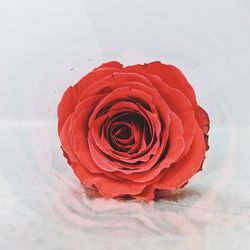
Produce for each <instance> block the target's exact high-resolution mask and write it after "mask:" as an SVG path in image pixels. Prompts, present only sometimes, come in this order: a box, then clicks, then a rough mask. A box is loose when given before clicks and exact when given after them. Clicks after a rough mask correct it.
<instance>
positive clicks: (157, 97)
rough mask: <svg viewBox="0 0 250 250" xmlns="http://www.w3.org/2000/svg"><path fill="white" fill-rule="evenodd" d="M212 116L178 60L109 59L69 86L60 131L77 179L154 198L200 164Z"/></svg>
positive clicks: (113, 193)
mask: <svg viewBox="0 0 250 250" xmlns="http://www.w3.org/2000/svg"><path fill="white" fill-rule="evenodd" d="M208 130H209V118H208V115H207V113H206V112H205V111H204V110H203V109H202V108H201V107H200V106H198V104H197V101H196V97H195V93H194V91H193V88H192V87H191V85H190V84H189V83H188V81H187V79H186V78H185V77H184V75H183V74H182V73H181V71H180V70H179V69H177V68H176V67H175V66H173V65H166V64H163V63H161V62H152V63H149V64H144V65H133V66H128V67H123V65H122V64H120V63H119V62H115V61H114V62H108V63H104V64H102V65H101V66H100V67H98V68H96V69H94V70H93V71H91V72H90V73H88V74H87V75H86V76H84V77H83V78H82V79H81V80H80V81H79V82H78V83H76V84H75V85H74V86H70V87H69V88H68V89H67V90H66V91H65V93H64V95H63V97H62V99H61V102H60V103H59V106H58V132H59V137H60V141H61V145H62V150H63V152H64V156H65V157H66V158H67V160H68V163H69V165H70V166H71V167H72V169H73V171H74V173H75V174H76V176H77V177H78V179H79V180H80V182H81V183H82V184H83V185H84V187H87V188H93V189H95V190H96V191H97V192H98V193H99V194H100V195H102V196H105V197H112V198H132V199H137V200H152V199H154V198H155V194H156V190H175V189H178V188H182V187H183V186H185V185H186V184H187V183H188V181H189V179H190V178H191V177H192V176H193V175H194V174H195V173H196V172H197V171H199V170H201V167H202V164H203V161H204V159H205V152H206V150H207V149H208V143H207V138H208V136H207V133H208Z"/></svg>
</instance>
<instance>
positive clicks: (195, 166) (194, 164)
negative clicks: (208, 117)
mask: <svg viewBox="0 0 250 250" xmlns="http://www.w3.org/2000/svg"><path fill="white" fill-rule="evenodd" d="M205 152H206V147H205V143H204V136H203V133H202V131H201V129H200V128H199V127H198V125H197V129H196V132H195V136H194V141H193V143H192V145H191V147H190V151H189V152H188V153H187V154H186V155H185V156H184V157H183V158H182V159H181V160H179V161H177V162H176V163H173V164H172V165H171V167H170V168H168V169H165V170H163V171H162V173H161V175H162V177H161V178H160V179H159V180H157V181H155V183H154V184H152V185H148V186H147V187H145V189H144V190H143V191H142V193H140V194H137V195H133V198H135V199H137V200H145V201H147V200H151V199H153V198H154V197H155V190H157V189H160V190H161V189H162V190H175V189H177V188H182V187H183V186H185V185H186V184H187V182H188V181H189V180H190V178H191V177H192V176H193V175H194V174H195V173H196V172H197V171H199V170H200V168H201V166H202V164H203V161H204V158H205Z"/></svg>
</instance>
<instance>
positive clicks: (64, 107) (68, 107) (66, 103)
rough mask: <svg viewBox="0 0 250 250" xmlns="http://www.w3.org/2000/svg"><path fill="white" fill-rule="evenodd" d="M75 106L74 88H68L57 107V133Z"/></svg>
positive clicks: (75, 94) (75, 95)
mask: <svg viewBox="0 0 250 250" xmlns="http://www.w3.org/2000/svg"><path fill="white" fill-rule="evenodd" d="M76 104H77V93H76V91H75V89H74V87H72V86H70V87H69V88H68V89H67V90H66V91H65V92H64V94H63V97H62V100H61V102H60V103H59V105H58V109H57V113H58V133H59V134H60V132H61V129H62V127H63V125H64V123H65V121H66V119H67V118H68V116H69V115H70V114H71V113H72V112H73V111H74V109H75V106H76Z"/></svg>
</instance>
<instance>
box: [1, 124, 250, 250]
mask: <svg viewBox="0 0 250 250" xmlns="http://www.w3.org/2000/svg"><path fill="white" fill-rule="evenodd" d="M7 125H8V128H7V127H6V126H7ZM0 131H1V134H0V140H1V148H0V151H1V159H0V160H1V171H0V192H1V193H0V221H1V224H0V249H22V250H24V249H48V250H50V249H107V250H108V249H137V248H138V249H140V248H141V247H143V248H144V249H168V248H169V247H170V248H171V249H184V248H190V249H195V250H196V249H213V250H214V249H215V250H216V249H229V250H231V249H246V248H245V247H246V246H250V240H249V237H248V235H249V233H250V191H249V179H250V171H249V165H248V164H247V163H248V153H247V152H246V151H243V150H242V149H244V148H246V149H247V148H249V147H250V143H249V141H248V140H246V139H244V138H245V137H246V136H248V137H249V134H250V133H249V131H248V130H244V129H242V128H241V129H240V130H239V129H231V130H229V129H227V128H225V127H218V128H214V129H213V128H212V130H211V135H212V136H211V150H210V151H209V154H208V157H207V161H206V162H205V165H204V171H203V172H200V173H199V174H197V175H196V176H195V177H194V178H193V179H192V181H191V183H190V185H188V187H187V188H185V189H183V190H181V191H178V192H173V193H169V194H167V199H162V200H160V201H157V202H150V203H139V202H133V201H130V202H119V201H115V200H107V199H104V198H97V199H89V198H87V197H86V195H85V193H84V191H83V189H82V188H81V186H80V185H79V183H78V181H77V180H76V178H74V176H73V174H72V171H71V170H70V168H69V167H68V166H67V164H66V162H65V160H64V159H63V158H62V154H61V152H60V149H59V144H58V139H57V135H56V129H55V128H54V127H53V125H50V126H48V124H46V123H44V124H43V123H34V122H25V123H23V124H21V123H18V124H15V123H13V122H10V121H9V122H5V123H2V126H1V130H0ZM239 132H240V133H239ZM218 140H219V141H218ZM219 142H221V143H223V144H224V147H222V144H220V143H219ZM239 142H240V143H239Z"/></svg>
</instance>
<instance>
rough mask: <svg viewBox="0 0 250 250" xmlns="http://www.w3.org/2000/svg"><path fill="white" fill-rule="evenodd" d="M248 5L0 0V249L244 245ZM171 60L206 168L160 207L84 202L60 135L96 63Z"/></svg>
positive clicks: (249, 202)
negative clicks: (199, 117) (190, 102)
mask: <svg viewBox="0 0 250 250" xmlns="http://www.w3.org/2000/svg"><path fill="white" fill-rule="evenodd" d="M249 14H250V2H249V1H247V0H227V1H226V0H220V1H219V0H211V1H200V0H199V1H198V0H197V1H196V0H189V1H170V0H162V1H161V0H154V1H145V0H129V1H117V0H106V1H97V0H86V1H82V0H72V1H68V0H53V1H51V0H36V1H33V0H22V1H18V0H8V1H1V7H0V29H1V39H0V55H1V56H0V249H1V250H6V249H13V250H19V249H20V250H30V249H38V250H39V249H42V250H43V249H46V250H54V249H55V250H61V249H70V250H74V249H77V250H78V249H86V250H89V249H98V250H99V249H107V250H112V249H114V250H117V249H137V248H138V249H150V250H151V249H160V250H161V249H192V250H207V249H209V250H210V249H213V250H217V249H219V250H224V249H227V250H231V249H232V250H234V249H249V248H250V238H249V234H250V191H249V190H250V189H249V180H250V170H249V152H248V151H249V148H250V129H249V125H250V116H249V114H248V113H249V111H248V110H249V108H250V101H249V91H250V76H249V68H250V61H249V58H250V47H249V44H250V33H249V30H250V15H249ZM108 60H119V61H121V62H123V63H124V64H135V63H144V62H149V61H153V60H162V61H163V62H165V63H172V64H175V65H177V66H179V67H180V68H181V69H182V70H183V72H184V73H185V75H186V76H187V77H188V79H189V80H190V82H191V83H192V84H193V86H194V87H195V90H196V92H197V95H198V100H199V103H200V104H201V105H202V106H203V107H204V108H205V109H206V110H207V111H208V113H209V115H210V118H211V125H212V127H211V132H210V150H209V152H208V154H207V159H206V161H205V164H204V171H202V172H200V173H199V174H197V175H196V176H195V177H194V178H193V179H192V181H191V182H190V184H189V185H188V186H187V187H186V188H185V189H183V190H181V191H178V192H174V193H168V194H166V197H167V198H166V199H162V200H161V201H158V202H151V203H148V204H145V203H136V202H118V201H115V200H106V199H102V198H98V199H88V198H87V197H86V195H85V193H84V191H83V189H82V188H81V186H80V185H79V183H78V181H77V180H76V178H75V177H74V176H73V174H72V171H71V169H70V168H69V167H68V166H67V164H66V162H65V159H64V158H63V157H62V153H61V151H60V148H59V141H58V138H57V132H56V120H55V118H56V106H57V103H58V100H59V98H60V96H61V95H62V93H63V91H64V90H65V88H66V86H68V85H69V84H73V83H74V82H76V81H77V80H78V79H79V78H80V77H81V76H82V75H83V74H85V73H87V72H88V71H89V70H91V69H92V68H93V67H96V66H98V65H99V64H100V63H102V62H103V61H108Z"/></svg>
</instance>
